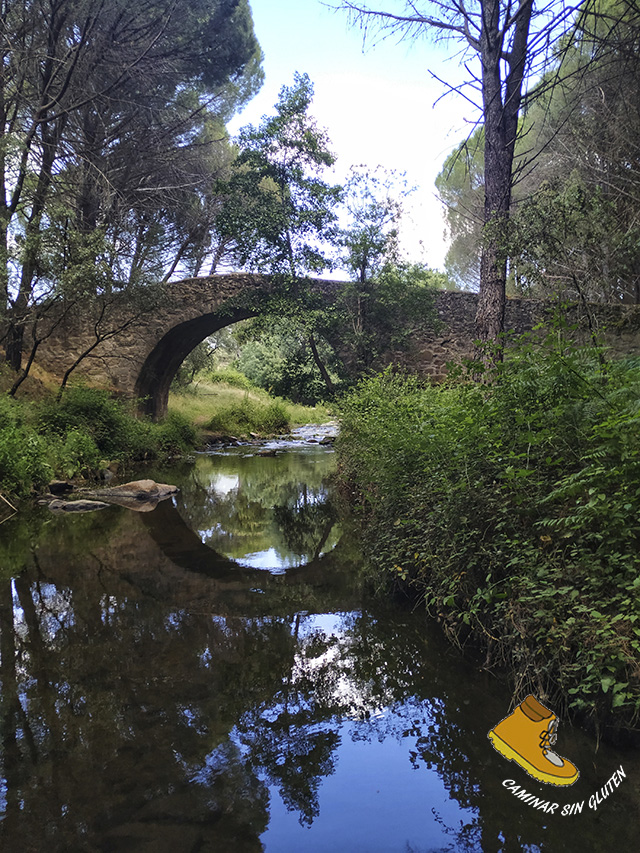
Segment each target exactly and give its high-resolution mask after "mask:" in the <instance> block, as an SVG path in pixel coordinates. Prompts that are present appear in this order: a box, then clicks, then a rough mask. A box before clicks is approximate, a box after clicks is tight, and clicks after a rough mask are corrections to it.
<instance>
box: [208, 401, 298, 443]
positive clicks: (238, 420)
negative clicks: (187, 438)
mask: <svg viewBox="0 0 640 853" xmlns="http://www.w3.org/2000/svg"><path fill="white" fill-rule="evenodd" d="M205 429H209V430H211V431H212V432H216V433H220V434H223V435H245V436H246V435H248V434H249V433H251V432H255V433H267V434H274V433H282V432H288V431H289V429H290V418H289V412H288V409H287V406H286V405H285V404H284V403H283V402H282V401H281V400H273V401H271V402H269V403H260V402H257V401H255V400H251V399H250V398H249V397H245V398H244V399H243V400H240V401H239V402H237V403H233V404H231V405H230V406H224V407H222V408H220V409H219V410H218V411H217V412H216V413H215V415H214V416H213V417H212V418H211V419H210V420H209V421H208V423H206V424H205Z"/></svg>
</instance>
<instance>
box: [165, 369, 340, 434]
mask: <svg viewBox="0 0 640 853" xmlns="http://www.w3.org/2000/svg"><path fill="white" fill-rule="evenodd" d="M169 411H170V412H173V413H176V414H179V415H181V416H182V417H184V418H186V419H187V420H188V421H191V423H193V424H195V426H196V427H197V428H198V429H200V430H202V431H206V432H210V433H214V434H218V435H235V436H238V437H242V436H244V437H247V436H248V435H249V433H251V432H254V433H258V434H260V435H274V434H282V433H287V432H289V431H290V430H291V429H292V428H293V427H296V426H300V425H302V424H307V423H325V422H326V421H328V420H330V419H331V413H330V411H329V409H328V408H327V407H326V406H323V405H318V406H301V405H298V404H296V403H290V402H289V401H287V400H283V399H281V398H273V397H271V396H270V395H269V394H268V393H267V392H266V391H263V390H262V389H260V388H255V387H251V388H247V387H238V386H237V385H236V384H235V383H234V384H233V385H232V384H230V383H229V382H220V381H212V380H211V379H210V378H207V379H204V380H202V381H200V382H198V383H197V384H196V386H195V388H193V389H189V390H186V391H183V392H173V391H172V392H171V394H170V395H169Z"/></svg>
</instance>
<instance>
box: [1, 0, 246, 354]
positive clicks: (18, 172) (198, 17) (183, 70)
mask: <svg viewBox="0 0 640 853" xmlns="http://www.w3.org/2000/svg"><path fill="white" fill-rule="evenodd" d="M0 26H1V29H2V32H1V42H2V46H1V47H0V50H1V51H2V72H1V76H0V134H1V135H2V138H1V139H0V182H1V191H0V290H1V296H0V310H2V312H3V314H4V316H5V317H6V318H7V321H8V324H7V327H6V328H7V331H6V341H5V344H6V348H7V358H8V360H9V361H10V363H11V365H12V366H13V367H14V368H15V369H19V367H20V364H21V360H22V349H23V327H24V324H25V321H26V320H27V318H28V317H29V316H31V315H32V314H33V306H34V304H36V303H37V302H39V301H42V299H43V298H44V297H47V298H51V297H52V296H60V295H61V294H62V295H64V296H65V297H66V298H69V297H73V296H74V295H76V291H77V288H79V287H80V288H81V289H82V291H83V292H84V293H85V294H87V293H94V294H95V293H96V292H98V293H99V292H102V291H104V290H105V289H113V288H122V287H125V286H128V285H130V284H136V283H140V282H149V281H157V280H161V278H162V276H163V270H165V269H166V268H167V267H168V266H170V265H171V262H172V256H175V253H176V252H178V251H182V253H184V252H185V251H186V249H185V246H184V244H185V242H187V243H189V241H191V242H194V241H195V239H196V238H197V236H198V235H197V233H195V231H194V233H190V232H189V230H188V229H187V231H186V232H185V229H184V227H183V222H184V221H187V222H189V221H193V215H192V214H191V211H192V209H193V207H194V206H195V207H198V206H204V205H206V202H205V199H206V197H207V195H208V194H209V193H210V188H211V186H212V183H213V178H214V177H215V175H216V173H218V172H219V170H220V168H221V167H222V165H223V164H224V163H225V157H226V155H225V146H226V142H225V137H226V134H225V133H224V122H225V120H226V119H228V118H229V117H230V116H231V115H232V114H233V112H234V111H235V110H236V109H237V108H238V106H240V105H241V104H242V103H244V102H245V101H246V100H247V99H248V98H249V97H250V96H251V95H252V94H253V93H254V92H255V91H256V90H257V88H258V87H259V86H260V84H261V81H262V71H261V51H260V47H259V45H258V42H257V40H256V38H255V35H254V33H253V24H252V18H251V10H250V7H249V4H248V2H247V0H207V2H204V0H183V2H181V3H180V4H176V3H175V0H141V2H137V3H128V2H124V0H80V2H77V0H33V2H31V0H15V1H14V2H4V3H3V14H2V22H1V24H0ZM74 270H75V274H74Z"/></svg>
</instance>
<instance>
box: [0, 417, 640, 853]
mask: <svg viewBox="0 0 640 853" xmlns="http://www.w3.org/2000/svg"><path fill="white" fill-rule="evenodd" d="M321 438H322V433H321V431H320V432H319V431H317V430H311V429H310V430H307V431H306V432H305V431H303V432H301V434H300V436H299V439H298V440H295V441H284V442H274V443H272V444H271V445H268V446H247V445H245V446H238V447H233V448H221V449H220V450H219V451H217V452H212V453H208V454H197V456H196V457H195V458H194V459H192V460H189V461H181V462H176V463H175V464H173V465H171V466H167V467H165V468H163V469H157V470H150V469H147V470H145V471H144V472H141V473H144V476H151V477H153V478H154V479H156V480H158V481H160V482H170V483H175V484H176V485H178V486H180V488H181V491H180V493H179V494H178V495H177V496H176V497H174V498H173V499H170V500H167V501H164V502H162V503H160V504H159V505H158V506H157V507H156V508H155V509H154V510H152V511H149V512H133V511H131V510H128V509H124V508H120V507H111V508H109V509H106V510H103V511H101V512H94V513H88V514H83V515H79V514H66V513H65V514H61V515H54V514H53V513H52V512H50V511H49V509H48V508H47V507H34V508H33V509H32V510H30V511H28V512H27V511H23V512H21V513H20V514H19V515H16V516H14V517H13V518H11V519H9V520H7V521H6V522H5V523H3V524H2V525H1V526H0V557H1V559H2V566H1V572H0V641H1V642H0V656H1V664H0V678H1V681H2V693H1V703H0V715H1V716H0V725H1V730H0V735H1V739H2V742H1V750H2V751H1V755H0V849H1V850H2V851H3V853H13V851H16V853H18V852H19V853H29V851H33V852H34V853H40V851H42V853H56V851H61V853H63V851H64V853H69V851H71V852H72V853H75V851H91V852H92V853H93V851H100V853H111V852H112V851H113V853H128V851H134V853H143V851H144V853H165V851H166V853H183V851H184V853H187V851H188V853H195V851H205V853H206V851H216V853H227V851H229V853H250V852H251V853H252V852H253V851H262V850H265V851H267V853H444V851H452V853H457V851H465V853H498V851H502V853H511V852H512V851H527V853H538V851H545V853H548V851H551V853H564V852H565V851H569V853H572V851H580V853H589V851H594V853H595V851H607V853H609V851H611V850H612V849H615V850H618V851H621V853H622V851H630V853H633V851H637V850H640V841H639V837H640V820H639V804H640V772H639V770H640V761H639V757H638V753H637V751H630V750H619V749H614V748H612V747H610V746H605V745H603V744H600V745H599V747H598V745H597V744H596V742H595V741H594V740H593V739H592V738H590V737H589V736H587V734H586V733H585V732H583V731H581V730H580V729H579V728H574V727H571V726H570V725H569V723H568V722H566V721H563V720H561V723H560V729H559V739H558V743H557V745H556V748H557V751H558V752H559V753H560V754H561V755H565V756H567V757H569V758H570V759H571V760H572V761H573V762H574V763H575V764H576V765H577V767H578V768H579V770H580V777H579V779H578V781H577V782H576V783H575V784H574V785H572V786H571V787H567V788H558V787H554V786H551V785H545V784H542V783H538V782H535V781H534V780H533V779H531V778H530V777H529V776H528V775H526V774H525V773H524V772H523V771H522V770H521V769H520V768H519V767H517V766H516V765H514V764H513V763H512V762H508V761H507V760H506V759H505V758H503V757H502V756H500V755H499V754H498V753H496V752H495V751H494V750H493V748H492V746H491V744H490V742H489V740H488V738H487V733H488V731H489V730H490V729H491V728H492V727H493V726H494V725H495V724H496V723H498V722H499V721H500V720H501V719H502V718H503V717H505V716H506V715H507V713H508V712H509V709H510V708H509V706H510V702H511V694H510V692H509V690H508V688H507V686H506V685H505V684H504V683H503V682H502V681H501V680H500V679H498V678H496V677H495V676H493V675H491V674H489V673H487V672H485V671H483V670H482V668H481V666H480V664H479V663H478V662H475V661H474V660H473V658H472V657H471V658H469V657H468V656H467V657H463V656H462V655H461V654H460V652H459V651H457V650H456V649H454V648H452V647H451V646H449V645H448V644H447V643H446V641H445V640H444V639H443V638H442V636H441V635H440V633H439V631H438V629H437V628H435V627H434V626H433V625H432V624H430V622H429V621H428V620H427V618H426V616H425V614H424V613H423V612H422V610H421V609H420V608H411V607H409V606H408V605H407V604H403V603H401V602H393V601H390V600H388V598H387V597H384V596H380V595H376V593H375V589H374V587H375V583H373V582H372V580H371V578H369V577H368V576H367V573H366V571H365V570H364V568H363V565H362V560H361V558H360V554H359V549H358V541H357V535H356V533H357V531H355V530H354V529H353V527H352V525H351V523H350V522H348V521H345V520H344V519H340V518H339V517H338V513H337V510H336V508H335V502H334V501H333V500H332V489H331V472H332V470H333V467H334V464H335V454H334V452H333V450H332V448H331V446H330V445H328V446H327V445H321V444H319V443H317V442H318V440H319V439H321ZM308 439H312V440H308ZM270 450H271V451H275V452H276V455H265V453H266V452H269V451H270ZM620 768H622V769H623V773H624V775H619V774H618V775H617V776H616V777H615V778H616V783H619V784H615V785H614V784H613V783H611V784H609V785H608V784H607V783H608V780H610V779H611V777H612V776H613V775H614V774H615V773H616V772H617V771H619V770H620ZM507 780H513V783H514V784H517V785H518V786H520V789H522V788H523V787H524V788H526V790H527V792H531V793H534V794H535V795H536V797H538V798H539V801H540V802H542V801H548V802H549V803H551V804H552V803H557V804H558V806H557V807H556V809H555V810H551V809H550V807H549V809H545V808H542V807H535V806H533V805H531V804H530V803H529V802H527V801H525V800H520V799H518V797H517V796H515V795H514V791H513V787H514V785H505V784H504V783H505V781H507ZM603 787H604V788H605V791H606V794H607V795H606V796H605V795H604V794H603V791H602V789H603ZM597 792H600V794H599V796H598V797H597V798H596V797H595V795H596V794H597ZM590 802H592V803H593V806H596V807H595V808H594V807H592V806H590ZM580 804H582V807H581V808H579V806H580ZM563 811H564V812H565V814H563ZM569 811H570V812H572V813H570V814H568V813H566V812H569Z"/></svg>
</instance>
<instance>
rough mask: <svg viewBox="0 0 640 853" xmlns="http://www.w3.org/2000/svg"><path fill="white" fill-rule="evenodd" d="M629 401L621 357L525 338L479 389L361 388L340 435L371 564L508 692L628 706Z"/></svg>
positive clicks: (632, 432)
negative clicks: (414, 597) (472, 648)
mask: <svg viewBox="0 0 640 853" xmlns="http://www.w3.org/2000/svg"><path fill="white" fill-rule="evenodd" d="M462 378H464V377H462ZM638 400H640V370H638V367H637V366H633V365H629V364H623V363H620V364H616V363H612V364H610V365H607V366H606V369H603V367H602V364H601V362H600V360H599V359H598V358H597V357H596V356H595V355H594V354H593V352H592V351H586V350H570V349H563V348H556V347H554V346H551V345H549V346H548V347H547V348H546V349H545V348H542V349H541V348H534V347H532V346H523V347H522V348H521V349H520V350H518V351H517V352H516V353H515V354H513V356H512V357H511V358H509V359H508V360H506V361H505V363H504V365H502V366H501V367H500V368H499V369H498V373H497V376H496V377H495V381H494V382H493V384H491V385H489V386H487V385H479V384H473V383H469V382H465V381H451V382H450V383H449V384H447V385H443V386H439V387H430V386H422V385H421V384H420V383H419V382H417V381H416V380H415V379H410V378H406V377H398V376H394V375H393V374H392V373H390V372H386V373H385V374H383V375H381V376H377V377H375V378H373V379H369V380H367V381H366V382H364V383H362V384H361V385H360V387H359V388H358V390H357V392H356V394H355V395H354V396H352V397H350V398H347V400H346V401H345V403H344V408H343V414H342V430H341V436H340V441H339V452H340V460H341V462H340V464H341V470H342V477H343V479H344V480H345V482H346V483H347V484H349V485H350V487H351V489H352V491H353V495H354V499H355V501H356V503H357V504H358V505H359V506H360V508H361V512H362V514H363V517H364V519H365V524H366V526H367V529H368V539H369V541H370V543H371V560H372V562H373V563H374V564H375V565H377V566H379V567H380V568H381V569H384V570H387V571H390V572H391V573H392V575H393V576H394V577H396V578H399V579H400V580H401V581H403V582H408V583H411V584H413V585H414V586H415V588H416V590H417V591H418V592H419V593H420V594H421V595H422V596H423V597H424V599H425V601H426V604H427V607H428V609H429V610H430V612H431V613H433V614H434V615H435V616H436V617H437V618H438V619H439V620H440V621H441V622H442V624H443V625H444V626H445V628H446V630H447V631H448V633H449V634H450V635H451V636H452V637H453V638H455V639H456V640H458V641H460V642H461V641H463V639H464V638H465V637H466V636H467V635H468V634H469V633H471V634H472V635H473V636H474V638H475V639H476V641H479V642H480V643H481V644H482V645H484V646H485V647H486V649H487V655H488V659H489V660H492V661H494V662H498V663H504V664H508V665H509V667H510V668H511V671H512V672H514V674H517V678H518V679H520V682H519V683H520V684H521V685H522V684H525V685H527V686H528V687H530V688H531V689H532V690H536V691H540V690H543V691H545V692H546V693H547V695H550V696H553V697H554V698H555V699H556V700H557V701H558V702H560V701H561V700H562V699H564V700H567V697H569V698H568V703H569V705H570V706H571V707H573V708H575V709H586V708H589V707H594V708H596V709H597V710H598V711H599V712H601V713H602V714H603V715H606V714H607V713H608V712H610V711H611V710H612V709H615V710H616V711H623V712H624V714H625V718H626V719H627V720H631V719H632V718H634V717H635V716H636V715H637V714H638V713H639V712H640V675H639V673H640V667H639V666H638V662H639V660H640V621H639V620H640V605H639V600H640V599H639V598H638V596H637V590H638V586H639V582H638V581H637V575H638V571H639V569H640V557H638V544H639V540H640V525H639V524H638V518H640V461H639V460H640V430H639V429H638V423H639V419H640V405H639V403H638ZM366 538H367V537H365V539H366ZM559 694H560V695H559Z"/></svg>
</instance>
